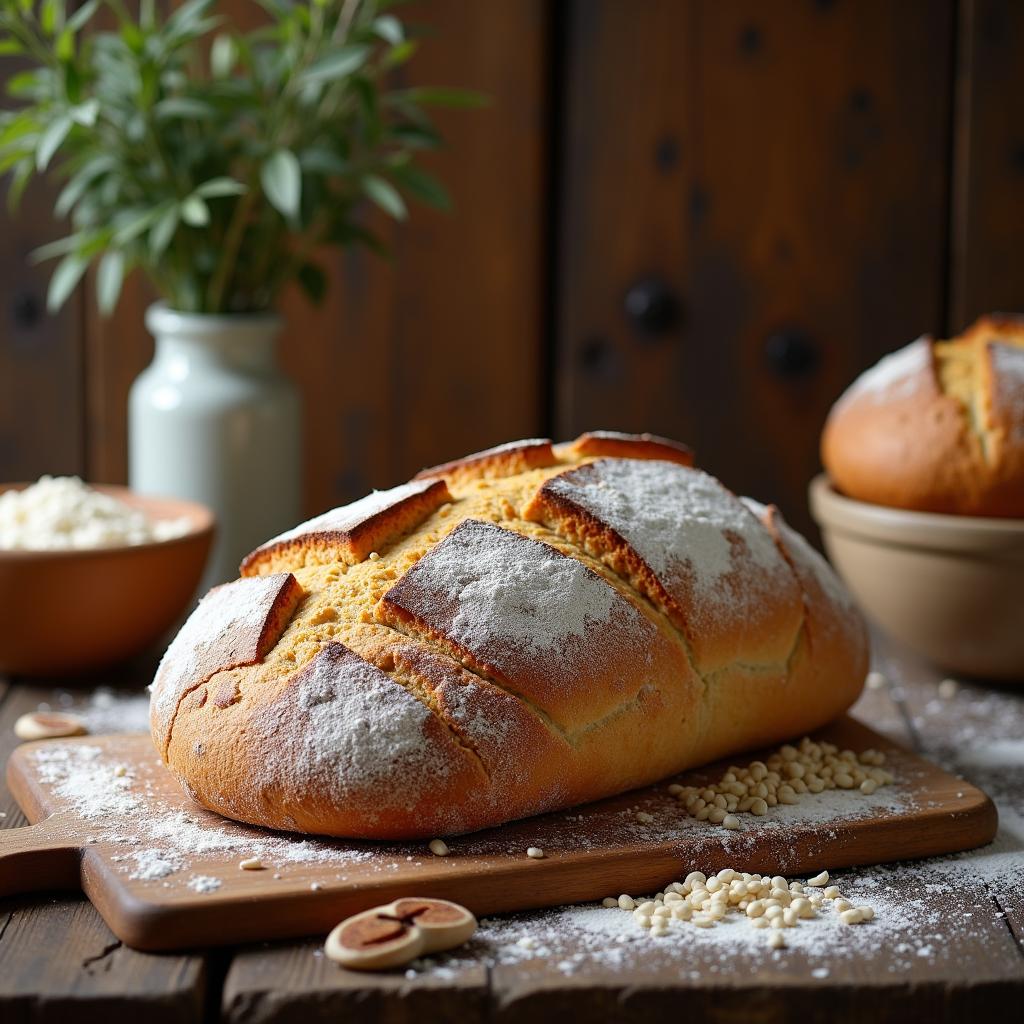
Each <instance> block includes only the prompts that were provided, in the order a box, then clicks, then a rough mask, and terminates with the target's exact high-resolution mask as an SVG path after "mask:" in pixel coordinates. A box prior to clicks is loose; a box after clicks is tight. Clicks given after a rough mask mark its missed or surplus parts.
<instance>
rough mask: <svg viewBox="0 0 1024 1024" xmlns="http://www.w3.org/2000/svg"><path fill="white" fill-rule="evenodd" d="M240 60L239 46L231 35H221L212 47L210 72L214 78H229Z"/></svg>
mask: <svg viewBox="0 0 1024 1024" xmlns="http://www.w3.org/2000/svg"><path fill="white" fill-rule="evenodd" d="M237 60H238V46H237V45H236V43H235V41H234V39H232V38H231V36H229V35H225V34H223V33H222V34H221V35H219V36H217V38H216V39H214V41H213V44H212V45H211V47H210V70H211V71H212V72H213V76H214V78H227V77H228V75H230V74H231V71H232V69H233V68H234V66H235V62H236V61H237Z"/></svg>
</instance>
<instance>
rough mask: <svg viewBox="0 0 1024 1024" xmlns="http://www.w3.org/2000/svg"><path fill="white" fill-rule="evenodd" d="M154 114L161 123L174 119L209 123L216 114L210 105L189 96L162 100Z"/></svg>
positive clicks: (154, 109) (155, 108)
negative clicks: (179, 118)
mask: <svg viewBox="0 0 1024 1024" xmlns="http://www.w3.org/2000/svg"><path fill="white" fill-rule="evenodd" d="M153 112H154V113H155V114H156V116H157V119H158V120H160V121H166V120H168V119H170V118H172V117H181V118H186V119H189V120H195V121H207V120H209V119H210V118H211V117H213V116H214V115H215V113H216V111H215V110H214V109H213V107H211V106H210V104H209V103H203V101H202V100H194V99H189V98H188V97H187V96H171V97H169V98H168V99H166V100H161V101H160V102H159V103H158V104H157V105H156V106H155V107H154V108H153Z"/></svg>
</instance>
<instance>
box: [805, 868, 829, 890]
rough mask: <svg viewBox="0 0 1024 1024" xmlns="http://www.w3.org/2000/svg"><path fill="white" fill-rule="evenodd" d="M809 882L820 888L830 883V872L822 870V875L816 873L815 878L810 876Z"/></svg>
mask: <svg viewBox="0 0 1024 1024" xmlns="http://www.w3.org/2000/svg"><path fill="white" fill-rule="evenodd" d="M807 884H808V885H813V886H815V888H818V887H820V886H822V885H828V872H827V871H822V873H821V874H820V875H815V876H814V877H813V878H808V879H807Z"/></svg>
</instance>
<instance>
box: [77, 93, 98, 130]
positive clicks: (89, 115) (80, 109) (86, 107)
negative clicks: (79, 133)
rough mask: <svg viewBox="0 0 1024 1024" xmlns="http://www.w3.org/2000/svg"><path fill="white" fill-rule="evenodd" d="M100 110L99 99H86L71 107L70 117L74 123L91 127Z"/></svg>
mask: <svg viewBox="0 0 1024 1024" xmlns="http://www.w3.org/2000/svg"><path fill="white" fill-rule="evenodd" d="M99 112H100V101H99V100H97V99H91V100H86V101H85V102H84V103H79V104H78V106H76V107H72V108H71V119H72V120H73V121H74V122H75V124H80V125H84V126H85V127H86V128H91V127H92V126H93V125H94V124H95V123H96V118H97V117H98V116H99Z"/></svg>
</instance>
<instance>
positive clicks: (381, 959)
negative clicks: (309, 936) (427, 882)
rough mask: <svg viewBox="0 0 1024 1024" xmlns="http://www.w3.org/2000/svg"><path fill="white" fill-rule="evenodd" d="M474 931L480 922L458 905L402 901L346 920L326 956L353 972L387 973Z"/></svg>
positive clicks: (460, 940)
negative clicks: (387, 970)
mask: <svg viewBox="0 0 1024 1024" xmlns="http://www.w3.org/2000/svg"><path fill="white" fill-rule="evenodd" d="M475 931H476V918H475V917H474V916H473V915H472V914H471V913H470V912H469V911H468V910H467V909H466V908H465V907H461V906H459V904H458V903H451V902H449V901H448V900H435V899H427V898H416V897H403V898H401V899H398V900H395V901H394V902H393V903H388V904H386V905H384V906H380V907H374V908H373V909H372V910H364V911H363V912H362V913H361V914H356V915H355V916H354V917H350V918H347V919H346V920H344V921H342V922H341V924H339V925H338V926H337V927H336V928H335V929H334V930H333V931H332V932H331V934H330V935H328V936H327V942H326V943H325V944H324V952H325V953H326V954H327V956H328V957H329V958H330V959H331V960H334V961H336V962H337V963H339V964H342V965H343V966H345V967H349V968H351V969H353V970H359V971H374V970H383V969H385V968H387V967H400V966H402V964H407V963H409V962H410V961H412V960H415V959H416V957H418V956H422V955H423V954H424V953H437V952H440V951H441V950H444V949H453V948H454V947H455V946H459V945H461V944H462V943H463V942H465V941H466V939H468V938H469V937H470V936H471V935H472V934H473V932H475Z"/></svg>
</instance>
